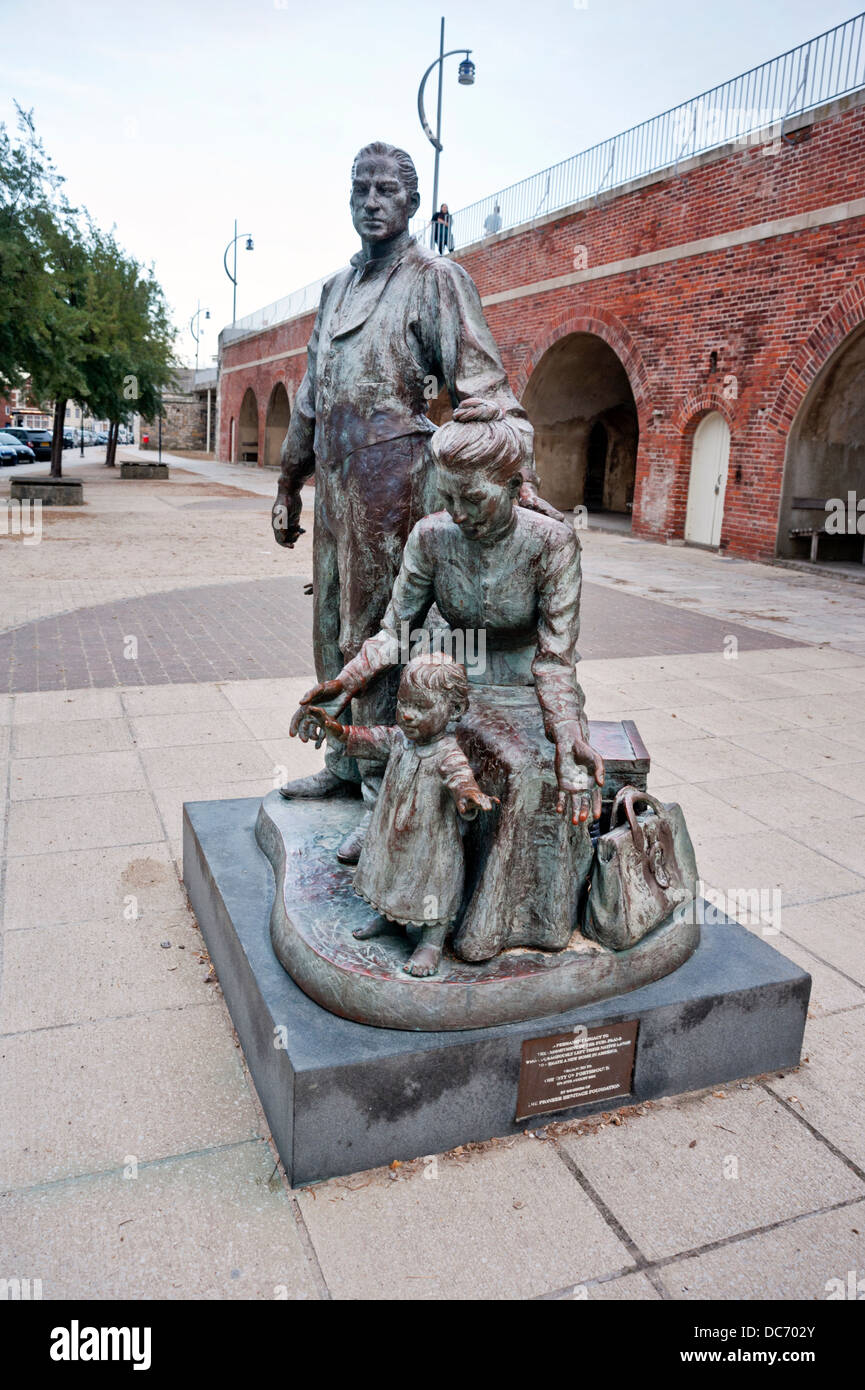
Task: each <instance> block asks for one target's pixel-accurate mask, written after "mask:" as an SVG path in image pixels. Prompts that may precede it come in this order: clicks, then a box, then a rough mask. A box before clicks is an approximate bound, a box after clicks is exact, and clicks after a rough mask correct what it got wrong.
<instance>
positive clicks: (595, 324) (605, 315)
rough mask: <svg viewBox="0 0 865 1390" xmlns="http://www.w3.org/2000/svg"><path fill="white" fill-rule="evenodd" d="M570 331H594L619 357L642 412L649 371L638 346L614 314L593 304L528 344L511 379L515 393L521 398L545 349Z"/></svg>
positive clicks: (638, 410) (647, 390) (638, 408)
mask: <svg viewBox="0 0 865 1390" xmlns="http://www.w3.org/2000/svg"><path fill="white" fill-rule="evenodd" d="M572 333H593V334H594V335H595V337H596V338H601V339H602V340H603V341H604V342H605V343H606V344H607V346H608V347H610V348H612V350H613V352H614V353H615V354H616V356H617V357H618V358H619V360H620V362H621V364H622V366H623V367H624V369H625V371H626V372H627V375H628V380H629V381H630V383H631V390H632V391H633V393H634V401H635V404H636V406H637V413H638V415H641V414H642V413H643V411H644V410H645V408H646V406H647V405H648V399H649V373H648V372H647V370H646V367H645V364H644V362H643V359H642V356H641V354H640V349H639V348H638V347H637V344H636V343H635V341H634V339H633V337H632V336H631V334H630V333H629V331H628V329H627V328H626V327H625V325H624V324H623V323H622V320H621V319H620V318H618V317H617V315H616V314H613V313H611V312H610V311H609V310H608V309H600V308H595V309H593V310H592V311H591V312H590V313H589V312H587V313H582V314H572V315H569V316H567V317H565V318H561V319H559V320H558V321H557V322H556V323H555V324H554V325H553V327H552V328H551V329H550V330H549V331H548V332H546V333H544V335H543V336H542V337H539V338H537V339H535V341H534V342H532V343H530V344H529V350H528V353H527V355H526V359H525V362H524V363H523V365H522V366H521V367H520V369H519V371H518V372H517V374H516V379H515V383H514V387H515V391H516V395H517V396H518V397H519V398H520V399H521V398H522V395H523V392H524V391H525V389H526V387H527V386H528V384H529V380H530V378H531V375H532V373H533V372H534V370H535V368H536V367H537V366H538V364H539V363H540V361H541V358H542V357H543V355H544V353H545V352H547V351H548V350H549V349H550V348H551V347H553V346H554V344H555V343H557V342H559V340H560V339H561V338H567V337H570V335H571V334H572Z"/></svg>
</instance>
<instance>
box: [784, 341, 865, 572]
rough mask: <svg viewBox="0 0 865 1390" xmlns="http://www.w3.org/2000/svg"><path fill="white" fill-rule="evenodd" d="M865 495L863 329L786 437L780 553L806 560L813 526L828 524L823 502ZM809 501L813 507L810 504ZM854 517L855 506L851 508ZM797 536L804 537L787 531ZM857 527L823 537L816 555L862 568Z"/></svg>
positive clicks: (836, 357) (834, 360) (819, 382)
mask: <svg viewBox="0 0 865 1390" xmlns="http://www.w3.org/2000/svg"><path fill="white" fill-rule="evenodd" d="M851 492H852V493H853V494H854V496H855V497H856V498H857V499H858V498H861V497H862V496H865V325H860V327H859V328H857V329H856V330H854V332H853V333H851V334H850V335H849V337H848V338H846V339H845V340H844V342H843V343H842V344H841V346H840V347H839V348H838V349H837V350H836V351H835V352H834V353H833V354H832V356H831V357H830V358H829V361H828V362H827V363H826V365H825V366H824V367H823V370H822V371H821V372H819V373H818V375H817V376H816V377H815V378H814V381H813V382H812V384H811V388H810V390H809V391H808V394H807V395H806V396H805V399H804V400H803V402H802V404H801V406H800V407H799V410H798V412H797V414H796V417H795V419H794V421H793V424H792V426H791V428H790V434H789V436H788V439H787V455H786V460H785V464H784V482H783V486H782V489H781V505H780V509H779V516H778V543H777V553H778V555H780V556H782V557H784V558H786V559H799V558H801V559H807V558H808V557H809V555H810V551H811V539H810V536H809V535H808V530H809V528H812V527H819V526H822V524H823V523H824V522H825V521H826V519H827V511H826V507H825V503H826V502H827V501H830V500H831V499H836V500H840V501H841V502H842V503H843V504H844V507H845V509H846V507H847V499H848V494H849V493H851ZM808 504H810V505H808ZM854 512H855V508H854ZM791 531H799V532H800V534H799V535H792V536H791V534H790V532H791ZM863 544H865V542H863V537H862V536H861V535H860V534H859V533H858V530H856V528H855V526H854V527H853V529H850V530H845V531H841V532H840V533H838V534H832V535H826V536H822V537H821V539H820V543H819V551H818V558H819V559H820V560H825V561H829V562H831V561H836V562H838V561H840V562H842V563H848V564H849V563H862V560H863Z"/></svg>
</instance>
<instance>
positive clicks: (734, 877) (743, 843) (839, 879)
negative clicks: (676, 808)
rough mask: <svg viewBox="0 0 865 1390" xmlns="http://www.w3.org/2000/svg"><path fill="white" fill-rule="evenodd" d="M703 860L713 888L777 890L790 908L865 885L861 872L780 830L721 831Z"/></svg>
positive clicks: (706, 848)
mask: <svg viewBox="0 0 865 1390" xmlns="http://www.w3.org/2000/svg"><path fill="white" fill-rule="evenodd" d="M686 814H687V812H686ZM700 860H701V862H700V872H701V874H702V876H703V878H704V879H705V880H706V882H707V883H709V884H711V885H712V887H713V888H716V889H720V890H721V891H722V892H725V893H728V892H731V891H732V890H734V889H742V888H745V889H759V890H766V891H769V892H771V891H772V890H773V889H775V888H777V889H779V890H780V891H781V895H782V904H783V906H784V907H788V906H792V905H793V904H795V903H802V902H816V901H819V900H820V899H821V898H825V897H827V896H828V895H829V894H832V895H835V896H837V895H838V894H840V893H855V892H857V891H861V890H862V889H863V887H865V879H863V878H862V876H861V875H859V874H856V873H853V872H851V871H850V870H849V869H845V868H843V867H841V866H840V865H837V864H833V863H832V862H831V861H830V860H829V859H827V858H825V856H823V855H822V854H819V853H817V852H816V851H815V850H812V849H809V848H808V846H807V845H802V844H798V843H797V842H796V841H794V840H791V839H790V837H789V836H788V835H786V834H785V833H784V832H783V831H780V830H763V831H760V832H759V833H756V832H755V833H752V834H750V835H719V836H718V838H717V839H716V840H715V841H714V843H708V844H707V843H703V844H702V846H701V851H700Z"/></svg>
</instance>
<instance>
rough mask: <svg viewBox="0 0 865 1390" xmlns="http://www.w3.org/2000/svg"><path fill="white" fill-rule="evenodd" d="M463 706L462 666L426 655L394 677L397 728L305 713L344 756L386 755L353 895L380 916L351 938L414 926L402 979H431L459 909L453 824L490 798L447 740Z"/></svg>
mask: <svg viewBox="0 0 865 1390" xmlns="http://www.w3.org/2000/svg"><path fill="white" fill-rule="evenodd" d="M468 702H469V698H468V678H467V676H466V671H465V667H464V666H462V665H460V664H459V662H456V661H454V660H453V658H452V657H450V656H448V655H447V654H446V653H444V652H440V651H433V652H428V653H426V654H424V655H422V656H416V657H414V658H413V660H411V661H409V662H408V664H407V665H406V667H405V669H404V670H403V673H402V678H401V680H400V684H399V692H398V695H397V711H396V721H397V722H396V727H387V726H380V727H378V728H362V727H359V726H357V725H351V724H349V725H345V724H341V723H340V722H339V720H336V719H332V718H331V716H330V715H329V714H327V713H326V712H325V711H324V710H322V709H318V708H317V707H315V706H309V707H308V709H307V714H308V715H309V716H310V718H311V719H312V720H313V721H314V722H315V723H316V724H317V725H318V727H319V730H320V731H321V733H322V734H323V733H325V732H326V733H328V734H330V735H332V736H333V738H335V739H338V740H339V741H340V743H342V745H343V747H344V749H345V752H346V753H347V754H348V756H349V757H354V758H375V759H378V760H380V759H382V758H383V757H387V767H386V769H385V773H384V777H383V779H382V784H381V790H380V792H379V795H378V800H377V801H376V804H375V808H374V810H373V815H372V821H371V823H370V827H369V830H368V831H367V835H366V839H365V841H364V845H363V849H362V851H361V855H360V860H359V862H358V866H357V870H356V872H355V876H354V891H355V892H356V893H357V894H358V895H359V896H360V897H362V898H363V899H364V900H365V901H366V902H368V903H369V904H370V906H371V907H374V908H375V909H376V911H377V912H378V913H379V916H378V917H376V918H374V919H373V920H372V921H371V922H370V923H369V924H368V925H367V926H364V927H359V928H358V929H357V930H356V931H355V932H354V935H355V936H356V937H358V938H359V939H360V940H362V941H364V940H367V939H368V938H370V937H373V936H378V935H380V934H381V933H382V932H385V931H387V930H388V924H389V922H399V923H400V924H401V925H402V926H409V925H414V926H419V927H421V928H422V931H421V939H420V943H419V945H418V946H417V948H416V949H415V951H414V953H413V954H412V956H411V958H410V960H408V961H407V962H406V964H405V965H404V966H403V969H404V970H405V971H406V972H407V973H408V974H409V975H417V976H426V975H434V974H435V973H436V971H437V970H438V967H439V961H440V960H441V954H442V947H443V945H444V941H445V936H446V935H447V930H448V927H450V926H451V925H452V924H453V922H454V921H455V919H456V917H457V914H458V912H459V909H460V905H461V903H462V895H463V883H464V878H465V863H464V856H463V846H462V838H461V835H460V829H459V817H462V818H463V819H465V820H473V819H474V817H475V816H476V815H477V813H478V811H479V810H481V811H490V810H492V806H493V802H494V801H495V800H496V798H495V797H489V796H485V795H484V793H483V792H482V791H481V789H480V787H479V786H478V784H477V782H476V781H475V778H474V775H473V773H472V770H471V768H470V767H469V764H468V761H467V759H466V757H465V754H464V753H463V752H462V750H461V749H460V747H459V745H458V744H457V741H456V738H455V737H454V734H453V726H454V725H455V724H456V722H457V721H458V720H459V719H460V718H461V717H462V715H463V714H465V712H466V710H467V709H468Z"/></svg>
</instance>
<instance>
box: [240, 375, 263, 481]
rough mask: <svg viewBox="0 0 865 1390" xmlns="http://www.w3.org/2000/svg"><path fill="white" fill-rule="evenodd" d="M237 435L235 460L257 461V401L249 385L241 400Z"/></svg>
mask: <svg viewBox="0 0 865 1390" xmlns="http://www.w3.org/2000/svg"><path fill="white" fill-rule="evenodd" d="M237 436H238V437H237V462H238V463H258V401H257V400H256V399H255V392H254V391H253V389H252V387H251V386H248V387H247V388H246V391H245V393H244V396H243V401H242V402H241V406H240V417H239V420H238V430H237Z"/></svg>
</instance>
